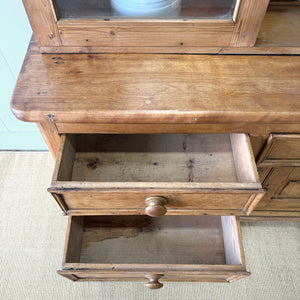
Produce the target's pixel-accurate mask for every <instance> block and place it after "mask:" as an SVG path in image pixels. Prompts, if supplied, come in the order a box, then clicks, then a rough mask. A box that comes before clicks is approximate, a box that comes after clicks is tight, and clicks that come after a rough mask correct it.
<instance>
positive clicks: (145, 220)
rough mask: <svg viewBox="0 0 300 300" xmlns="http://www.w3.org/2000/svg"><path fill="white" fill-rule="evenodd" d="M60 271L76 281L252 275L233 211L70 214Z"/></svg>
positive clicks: (215, 278) (231, 278)
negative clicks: (222, 213) (153, 215)
mask: <svg viewBox="0 0 300 300" xmlns="http://www.w3.org/2000/svg"><path fill="white" fill-rule="evenodd" d="M59 273H60V274H61V275H63V276H66V277H67V278H69V279H72V280H143V281H146V277H147V276H148V277H149V276H150V277H151V276H154V277H155V275H158V278H156V279H157V280H162V281H164V280H165V281H216V282H222V281H229V282H230V281H234V280H237V279H239V278H242V277H245V276H248V275H249V273H248V272H247V271H246V269H245V261H244V253H243V247H242V239H241V231H240V225H239V222H238V221H237V220H236V217H233V216H221V217H220V216H164V217H161V218H151V217H148V216H70V217H69V223H68V229H67V235H66V243H65V250H64V258H63V263H62V270H61V271H59ZM148 279H149V278H148Z"/></svg>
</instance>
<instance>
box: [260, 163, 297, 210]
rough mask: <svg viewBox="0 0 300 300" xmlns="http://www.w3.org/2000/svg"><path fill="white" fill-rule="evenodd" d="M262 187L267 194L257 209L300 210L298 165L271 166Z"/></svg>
mask: <svg viewBox="0 0 300 300" xmlns="http://www.w3.org/2000/svg"><path fill="white" fill-rule="evenodd" d="M263 187H264V188H266V189H267V194H266V195H265V196H264V197H263V199H262V201H261V202H260V203H259V205H258V206H257V208H258V209H265V210H281V211H293V210H298V211H300V167H278V168H272V169H271V170H270V172H269V174H268V176H267V177H266V179H265V180H264V182H263Z"/></svg>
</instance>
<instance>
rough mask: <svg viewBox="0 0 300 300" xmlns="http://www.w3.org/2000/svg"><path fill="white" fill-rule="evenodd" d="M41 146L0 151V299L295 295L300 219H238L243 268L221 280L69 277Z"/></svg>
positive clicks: (299, 291)
mask: <svg viewBox="0 0 300 300" xmlns="http://www.w3.org/2000/svg"><path fill="white" fill-rule="evenodd" d="M53 165H54V164H53V160H52V158H51V156H50V154H49V153H47V152H0V216H1V217H0V299H1V300H8V299H9V300H24V299H30V300H34V299H43V300H45V299H49V300H54V299H59V300H64V299H70V300H75V299H84V300H85V299H88V300H89V299H109V300H110V299H113V300H115V299H122V300H123V299H124V300H127V299H130V300H131V299H134V300H135V299H137V300H143V299H155V300H156V299H158V300H159V299H164V300H166V299H170V300H176V299H178V300H183V299H222V300H223V299H230V300H234V299H239V300H240V299H242V300H243V299H262V300H266V299H272V300H275V299H284V300H292V299H300V222H298V223H291V222H289V223H277V222H276V223H275V222H259V223H243V225H242V232H243V241H244V248H245V255H246V262H247V269H248V271H250V272H251V273H252V274H251V276H250V277H248V278H246V279H243V280H241V281H238V282H235V283H232V284H226V283H224V284H223V283H221V284H220V283H216V284H215V283H176V282H175V283H171V282H166V283H165V286H164V287H163V288H162V289H160V290H154V291H152V290H148V289H146V288H144V286H143V283H141V282H104V283H101V282H75V283H74V282H72V281H69V280H67V279H65V278H63V277H61V276H59V275H57V274H56V270H57V269H59V268H60V264H61V259H62V252H63V246H64V238H65V229H66V222H67V218H66V217H63V216H62V213H61V211H60V209H59V207H58V205H57V204H56V203H55V201H54V200H53V199H52V197H51V195H50V194H49V193H47V191H46V189H47V187H48V186H49V184H50V180H51V174H52V170H53Z"/></svg>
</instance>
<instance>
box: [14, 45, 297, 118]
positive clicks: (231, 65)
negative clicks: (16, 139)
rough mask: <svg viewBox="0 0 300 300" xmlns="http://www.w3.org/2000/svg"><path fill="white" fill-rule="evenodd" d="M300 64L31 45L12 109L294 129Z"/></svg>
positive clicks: (286, 59) (20, 113) (24, 113)
mask: <svg viewBox="0 0 300 300" xmlns="http://www.w3.org/2000/svg"><path fill="white" fill-rule="evenodd" d="M299 88H300V57H299V56H245V55H176V54H40V53H39V51H38V48H37V46H36V44H35V43H34V42H31V44H30V47H29V50H28V53H27V55H26V58H25V62H24V65H23V68H22V71H21V73H20V76H19V78H18V82H17V85H16V88H15V91H14V95H13V98H12V102H11V107H12V110H13V112H14V114H15V115H16V116H17V117H18V118H19V119H21V120H24V121H31V122H40V121H42V120H45V118H46V117H47V115H52V116H53V118H54V119H55V120H56V121H57V122H69V123H73V122H82V123H102V124H104V123H111V124H118V123H123V124H124V123H128V124H129V123H130V124H138V123H143V124H146V123H149V124H156V123H165V124H166V123H168V124H210V123H214V124H216V123H220V124H224V123H241V122H249V123H261V124H264V123H269V124H274V123H294V124H298V123H300V94H299Z"/></svg>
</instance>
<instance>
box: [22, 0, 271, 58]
mask: <svg viewBox="0 0 300 300" xmlns="http://www.w3.org/2000/svg"><path fill="white" fill-rule="evenodd" d="M23 3H24V6H25V8H26V11H27V14H28V16H29V20H30V22H31V25H32V28H33V32H34V35H35V39H36V41H37V43H38V45H39V46H40V50H41V52H44V53H49V52H50V53H51V52H56V53H78V52H80V53H99V52H100V53H101V52H105V53H106V52H126V53H214V52H215V53H220V52H222V51H223V49H224V48H226V47H230V48H234V47H251V46H253V45H254V43H255V41H256V38H257V35H258V32H259V28H260V24H261V22H262V19H263V17H264V15H265V12H266V9H267V6H268V3H269V0H43V1H41V0H23Z"/></svg>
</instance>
